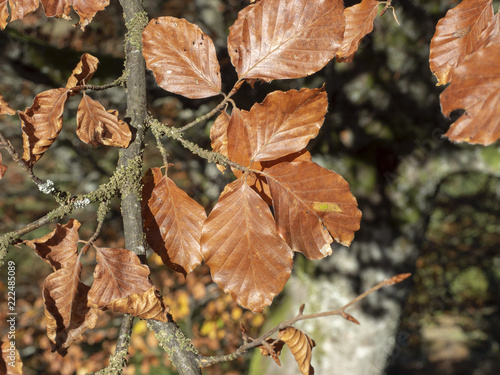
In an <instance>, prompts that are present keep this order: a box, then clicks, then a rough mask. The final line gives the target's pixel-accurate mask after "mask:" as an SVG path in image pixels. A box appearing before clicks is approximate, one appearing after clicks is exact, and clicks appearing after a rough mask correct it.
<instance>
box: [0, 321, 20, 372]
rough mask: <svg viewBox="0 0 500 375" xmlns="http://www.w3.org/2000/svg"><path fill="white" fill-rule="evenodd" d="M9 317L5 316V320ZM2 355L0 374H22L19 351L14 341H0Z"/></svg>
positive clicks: (0, 358) (0, 357)
mask: <svg viewBox="0 0 500 375" xmlns="http://www.w3.org/2000/svg"><path fill="white" fill-rule="evenodd" d="M8 320H9V318H7V321H8ZM0 347H1V348H2V355H1V356H0V374H5V375H22V374H23V362H22V361H21V356H20V355H19V351H18V350H17V349H16V345H15V341H5V342H2V341H0Z"/></svg>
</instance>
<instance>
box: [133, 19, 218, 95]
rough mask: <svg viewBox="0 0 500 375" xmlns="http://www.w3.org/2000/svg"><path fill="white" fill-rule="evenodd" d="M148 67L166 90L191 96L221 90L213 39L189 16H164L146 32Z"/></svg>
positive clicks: (148, 27) (145, 52) (144, 40)
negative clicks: (182, 17) (187, 17)
mask: <svg viewBox="0 0 500 375" xmlns="http://www.w3.org/2000/svg"><path fill="white" fill-rule="evenodd" d="M142 43H143V45H144V48H143V55H144V58H145V59H146V66H147V67H148V68H149V69H151V70H152V71H153V74H154V76H155V78H156V82H158V85H159V86H160V87H162V88H163V89H165V90H167V91H170V92H173V93H176V94H179V95H183V96H185V97H188V98H190V99H197V98H208V97H210V96H214V95H218V94H219V93H220V90H221V78H220V67H219V62H218V61H217V55H216V52H215V46H214V43H213V42H212V39H210V37H209V36H208V35H207V34H205V33H204V32H203V31H201V29H200V28H199V27H198V26H197V25H195V24H192V23H190V22H188V21H186V20H185V19H179V18H175V17H160V18H158V19H153V20H151V21H150V22H149V24H148V26H146V28H145V29H144V31H143V33H142Z"/></svg>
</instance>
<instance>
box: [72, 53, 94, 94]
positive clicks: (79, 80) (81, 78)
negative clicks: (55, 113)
mask: <svg viewBox="0 0 500 375" xmlns="http://www.w3.org/2000/svg"><path fill="white" fill-rule="evenodd" d="M98 64H99V60H98V59H97V57H94V56H92V55H91V54H90V53H85V54H83V55H82V57H81V58H80V62H79V63H78V65H77V66H76V68H75V69H73V73H71V76H70V77H69V79H68V82H67V83H66V87H67V88H68V89H70V88H72V87H75V86H80V85H86V84H87V83H89V81H90V79H91V78H92V76H93V75H94V73H95V72H96V70H97V65H98Z"/></svg>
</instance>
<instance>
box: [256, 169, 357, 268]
mask: <svg viewBox="0 0 500 375" xmlns="http://www.w3.org/2000/svg"><path fill="white" fill-rule="evenodd" d="M264 173H265V176H266V177H267V183H268V185H269V188H270V190H271V197H272V200H273V208H274V215H275V219H276V224H277V229H278V232H279V233H280V235H281V236H282V237H283V238H284V239H285V241H286V242H287V243H288V244H289V245H290V247H291V248H292V249H293V250H294V251H300V252H302V253H303V254H304V255H305V256H306V257H308V258H309V259H321V258H323V257H325V256H327V255H330V254H331V252H332V250H331V247H330V243H331V242H332V241H333V239H335V241H337V242H339V243H340V244H342V245H344V246H349V245H350V243H351V241H352V240H353V238H354V232H355V231H357V230H358V229H359V223H360V220H361V211H359V210H358V205H357V202H356V198H354V196H353V195H352V193H351V191H350V189H349V184H348V183H347V181H345V180H344V179H343V178H342V176H340V175H338V174H337V173H335V172H332V171H329V170H328V169H325V168H322V167H320V166H319V165H317V164H315V163H313V162H310V161H300V162H292V163H281V164H277V165H275V166H273V167H271V168H269V169H266V170H265V172H264ZM332 237H333V239H332Z"/></svg>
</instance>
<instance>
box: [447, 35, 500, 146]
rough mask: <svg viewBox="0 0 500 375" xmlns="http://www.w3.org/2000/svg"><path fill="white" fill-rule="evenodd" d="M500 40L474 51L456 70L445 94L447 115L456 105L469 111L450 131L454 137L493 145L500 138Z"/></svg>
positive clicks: (451, 138) (450, 135)
mask: <svg viewBox="0 0 500 375" xmlns="http://www.w3.org/2000/svg"><path fill="white" fill-rule="evenodd" d="M499 61H500V44H493V45H490V46H489V47H486V48H483V49H481V50H479V51H478V52H476V53H474V54H473V55H472V56H470V58H469V59H468V60H467V61H465V62H464V63H463V64H462V65H460V66H459V67H458V68H457V69H456V70H455V73H453V81H452V82H451V84H450V86H448V87H447V88H446V90H444V92H443V93H442V94H441V97H440V100H441V109H442V111H443V114H444V115H445V116H449V115H450V113H451V112H452V111H454V110H456V109H460V108H462V109H465V113H464V114H463V115H462V116H460V118H459V119H458V120H457V121H455V122H454V123H453V124H452V125H451V127H450V129H449V130H448V131H447V132H446V134H445V136H447V137H448V138H449V139H450V140H452V141H455V142H468V143H472V144H481V145H484V146H487V145H490V144H492V143H493V142H495V141H497V140H498V139H499V138H500V64H499V63H498V62H499Z"/></svg>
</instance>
